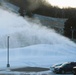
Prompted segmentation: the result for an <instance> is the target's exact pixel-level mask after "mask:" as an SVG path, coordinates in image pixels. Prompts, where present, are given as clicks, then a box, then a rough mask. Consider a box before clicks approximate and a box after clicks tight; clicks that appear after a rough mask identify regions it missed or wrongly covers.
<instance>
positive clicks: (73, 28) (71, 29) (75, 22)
mask: <svg viewBox="0 0 76 75" xmlns="http://www.w3.org/2000/svg"><path fill="white" fill-rule="evenodd" d="M64 35H65V36H67V37H69V38H74V39H76V18H75V17H71V18H69V19H68V20H66V22H65V25H64Z"/></svg>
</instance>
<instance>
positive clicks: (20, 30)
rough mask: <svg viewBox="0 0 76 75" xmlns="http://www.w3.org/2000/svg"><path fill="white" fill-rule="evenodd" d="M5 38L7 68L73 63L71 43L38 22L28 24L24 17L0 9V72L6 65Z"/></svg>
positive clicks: (75, 53)
mask: <svg viewBox="0 0 76 75" xmlns="http://www.w3.org/2000/svg"><path fill="white" fill-rule="evenodd" d="M31 20H32V19H31ZM8 35H9V36H10V68H17V67H27V66H34V67H50V66H52V65H53V64H56V63H63V62H69V61H76V59H75V57H76V44H75V43H74V42H72V41H71V40H69V39H68V38H66V37H64V36H61V35H59V34H58V33H56V32H55V31H54V30H52V29H48V28H46V27H43V26H41V25H40V23H38V22H37V23H33V22H29V21H28V18H26V17H25V18H23V17H20V16H19V15H17V14H14V13H12V12H10V11H7V10H3V9H0V70H2V69H5V68H6V65H7V48H6V45H7V36H8Z"/></svg>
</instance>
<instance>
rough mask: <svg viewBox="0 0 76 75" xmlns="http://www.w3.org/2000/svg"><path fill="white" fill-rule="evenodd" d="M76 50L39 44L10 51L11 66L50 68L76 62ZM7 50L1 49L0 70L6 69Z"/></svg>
mask: <svg viewBox="0 0 76 75" xmlns="http://www.w3.org/2000/svg"><path fill="white" fill-rule="evenodd" d="M75 57H76V48H74V47H71V46H66V45H60V44H59V45H57V44H55V45H49V44H39V45H34V46H28V47H25V48H16V49H10V65H11V68H14V67H26V66H35V67H50V66H51V65H53V64H56V63H63V62H69V61H76V59H75ZM6 58H7V50H6V49H4V50H3V49H2V50H1V49H0V59H1V60H0V68H3V67H6V64H7V59H6Z"/></svg>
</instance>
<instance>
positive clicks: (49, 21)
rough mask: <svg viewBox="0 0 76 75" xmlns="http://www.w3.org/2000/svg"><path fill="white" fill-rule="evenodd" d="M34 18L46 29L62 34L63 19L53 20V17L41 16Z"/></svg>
mask: <svg viewBox="0 0 76 75" xmlns="http://www.w3.org/2000/svg"><path fill="white" fill-rule="evenodd" d="M34 17H37V18H38V19H39V20H40V22H41V23H42V25H44V26H47V27H48V28H53V29H55V30H56V31H57V32H59V33H61V34H62V33H63V28H64V23H65V21H66V19H63V18H53V17H47V16H42V15H35V16H34Z"/></svg>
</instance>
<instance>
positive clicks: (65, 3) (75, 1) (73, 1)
mask: <svg viewBox="0 0 76 75" xmlns="http://www.w3.org/2000/svg"><path fill="white" fill-rule="evenodd" d="M48 1H49V3H50V4H52V5H55V6H58V7H60V8H63V7H73V8H76V0H48Z"/></svg>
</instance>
